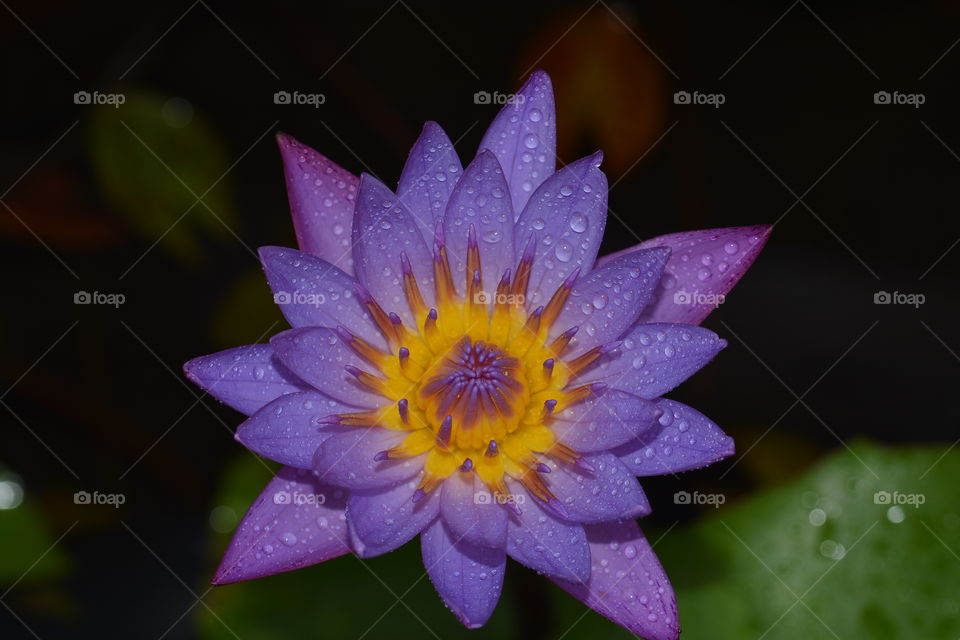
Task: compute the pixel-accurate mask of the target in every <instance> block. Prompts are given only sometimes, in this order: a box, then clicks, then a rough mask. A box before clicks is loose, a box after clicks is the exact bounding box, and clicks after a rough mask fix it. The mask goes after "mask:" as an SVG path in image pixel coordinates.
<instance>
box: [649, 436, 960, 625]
mask: <svg viewBox="0 0 960 640" xmlns="http://www.w3.org/2000/svg"><path fill="white" fill-rule="evenodd" d="M874 474H875V475H874ZM958 486H960V451H957V450H953V451H949V450H947V449H946V448H944V447H911V448H896V447H883V446H879V445H876V444H871V443H867V442H859V443H856V444H854V445H853V447H852V450H850V451H848V450H846V449H843V450H840V451H838V452H836V453H834V454H833V455H832V456H831V457H829V458H828V459H827V460H825V461H824V462H822V463H821V464H819V465H818V466H817V467H815V468H814V469H813V470H812V471H811V472H809V473H808V474H807V475H806V476H805V477H803V478H802V479H800V480H797V481H795V482H792V483H791V484H789V485H788V486H784V487H781V488H778V489H774V490H771V491H768V492H765V493H763V494H761V495H758V496H756V497H754V498H753V499H751V500H748V501H746V502H743V503H741V504H739V505H736V506H731V507H730V508H727V509H721V510H719V511H717V512H716V513H714V514H711V515H709V516H708V517H706V518H705V519H704V520H703V521H701V522H699V523H697V524H696V525H694V526H692V527H690V528H688V529H686V530H685V531H682V532H679V533H677V532H674V533H673V534H670V535H667V537H666V538H664V540H663V542H662V543H661V544H660V545H658V547H657V552H658V554H659V555H660V557H661V559H662V561H663V563H664V566H665V567H666V569H667V573H668V574H669V575H670V577H671V580H672V581H673V583H674V586H675V588H676V590H677V597H678V601H679V608H680V615H681V623H682V628H683V631H684V633H683V637H684V638H685V639H686V640H698V639H700V638H710V639H711V640H726V639H730V640H741V639H742V638H759V637H761V636H763V637H764V638H765V640H778V639H784V640H794V639H796V638H806V639H810V640H816V639H820V638H822V639H824V640H836V637H840V638H844V639H846V638H851V639H853V638H856V639H857V640H872V639H874V638H875V639H877V640H880V639H883V640H896V639H898V638H903V639H906V638H916V639H918V640H920V639H927V638H956V637H960V600H958V598H957V589H956V587H957V585H960V558H958V553H960V544H958V538H960V536H958V534H960V504H958V500H957V487H958ZM877 492H885V493H880V494H878V493H877ZM895 492H896V493H895ZM898 501H906V502H903V503H901V504H896V502H898ZM918 502H922V504H916V503H918ZM911 503H912V504H911ZM764 634H765V635H764Z"/></svg>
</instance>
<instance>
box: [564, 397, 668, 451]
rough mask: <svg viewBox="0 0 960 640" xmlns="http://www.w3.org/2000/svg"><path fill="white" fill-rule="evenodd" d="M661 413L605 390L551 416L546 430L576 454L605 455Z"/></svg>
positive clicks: (651, 405)
mask: <svg viewBox="0 0 960 640" xmlns="http://www.w3.org/2000/svg"><path fill="white" fill-rule="evenodd" d="M662 412H663V410H662V409H660V408H659V407H658V406H657V405H656V404H655V403H654V402H652V401H650V400H646V399H644V398H641V397H639V396H635V395H633V394H632V393H627V392H625V391H620V390H619V389H613V388H609V389H606V390H604V391H602V392H600V393H599V394H592V395H590V396H589V397H587V398H585V399H584V400H581V401H580V402H578V403H576V404H574V405H573V406H571V407H567V408H566V409H564V410H562V411H560V412H559V413H557V414H555V415H554V419H553V422H552V423H551V424H550V429H551V430H552V431H553V433H554V435H555V436H556V438H557V440H559V441H561V442H563V443H564V444H567V445H569V446H570V447H572V448H573V449H574V450H575V451H577V452H579V453H593V452H597V451H607V450H609V449H613V448H614V447H618V446H620V445H622V444H624V443H626V442H629V441H631V440H633V439H635V438H637V437H639V436H640V435H641V434H643V433H645V432H646V431H647V430H648V429H650V428H651V427H653V426H654V425H655V424H656V421H657V418H659V417H660V416H661V414H662Z"/></svg>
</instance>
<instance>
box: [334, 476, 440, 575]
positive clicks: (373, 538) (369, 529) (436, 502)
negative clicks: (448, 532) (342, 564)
mask: <svg viewBox="0 0 960 640" xmlns="http://www.w3.org/2000/svg"><path fill="white" fill-rule="evenodd" d="M418 483H419V479H418V478H412V479H409V480H407V481H405V482H401V483H398V484H396V485H395V486H392V487H387V488H384V489H378V490H366V491H353V492H351V493H350V498H349V500H347V523H348V524H349V525H350V528H351V530H352V533H353V534H354V538H353V539H354V540H356V541H358V543H359V544H357V545H356V546H355V550H356V553H357V555H358V556H360V557H361V558H372V557H373V556H379V555H382V554H384V553H387V552H388V551H393V550H394V549H396V548H398V547H400V546H401V545H403V544H405V543H407V542H408V541H410V540H412V539H413V537H414V536H415V535H417V534H418V533H420V532H421V531H423V529H424V528H425V527H427V526H428V525H429V524H430V523H431V522H433V521H434V520H436V518H437V514H438V513H439V512H440V497H439V496H438V495H436V492H435V491H434V492H431V493H429V494H427V495H426V496H424V497H423V499H421V500H419V501H417V502H413V500H412V499H411V498H412V497H413V494H414V492H415V491H416V490H417V485H418Z"/></svg>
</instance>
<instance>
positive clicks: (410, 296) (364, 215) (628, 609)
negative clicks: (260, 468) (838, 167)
mask: <svg viewBox="0 0 960 640" xmlns="http://www.w3.org/2000/svg"><path fill="white" fill-rule="evenodd" d="M279 143H280V149H281V152H282V155H283V160H284V165H285V169H286V177H287V187H288V190H289V195H290V205H291V209H292V213H293V221H294V226H295V228H296V233H297V239H298V242H299V245H300V249H301V250H299V251H297V250H293V249H284V248H276V247H264V248H262V249H261V250H260V256H261V258H262V261H263V266H264V270H265V271H266V275H267V279H268V280H269V283H270V287H271V288H272V290H273V292H274V298H275V300H276V301H277V302H278V304H279V305H280V308H281V310H282V312H283V314H284V316H285V317H286V319H287V320H288V321H289V323H290V325H291V326H292V327H293V328H292V329H290V330H288V331H284V332H282V333H280V334H278V335H275V336H274V337H273V338H272V339H271V340H270V343H269V344H257V345H247V346H242V347H237V348H234V349H228V350H226V351H222V352H220V353H216V354H213V355H209V356H204V357H201V358H197V359H195V360H191V361H190V362H188V363H187V364H186V365H185V367H184V369H185V371H186V374H187V376H188V377H189V378H190V379H191V380H193V381H194V382H195V383H196V384H198V385H199V386H200V387H202V388H203V389H204V390H206V391H207V392H209V393H210V394H211V395H213V396H214V397H216V398H217V399H219V400H220V401H222V402H224V403H226V404H228V405H229V406H231V407H233V408H235V409H237V410H238V411H240V412H242V413H244V414H246V415H248V416H249V418H248V419H247V420H246V421H245V422H244V423H243V424H241V425H240V427H239V429H238V431H237V435H236V438H237V440H238V441H240V442H241V443H242V444H244V445H245V446H246V447H248V448H249V449H251V450H252V451H254V452H256V453H258V454H260V455H262V456H264V457H266V458H269V459H272V460H275V461H277V462H280V463H282V464H283V465H285V466H284V468H283V469H282V470H281V471H280V472H279V473H278V474H277V475H276V477H275V478H274V479H273V480H272V481H271V482H270V483H269V484H268V485H267V487H266V489H264V491H263V493H262V494H261V495H260V497H259V498H258V499H257V500H256V502H255V503H254V504H253V506H252V507H251V508H250V511H249V512H248V513H247V515H246V517H245V518H244V519H243V521H242V522H241V523H240V525H239V528H238V529H237V531H236V533H235V535H234V537H233V541H232V542H231V544H230V546H229V548H228V549H227V552H226V555H225V557H224V559H223V562H222V563H221V565H220V567H219V569H218V570H217V572H216V575H215V576H214V578H213V582H214V583H216V584H224V583H230V582H236V581H240V580H247V579H250V578H256V577H260V576H266V575H270V574H274V573H278V572H281V571H289V570H291V569H296V568H299V567H303V566H307V565H311V564H315V563H318V562H322V561H324V560H327V559H330V558H333V557H336V556H339V555H342V554H345V553H348V552H353V553H355V554H357V555H358V556H361V557H371V556H376V555H379V554H383V553H386V552H388V551H391V550H393V549H396V548H397V547H399V546H401V545H402V544H404V543H406V542H407V541H409V540H411V539H413V538H414V537H416V536H417V535H418V534H420V542H421V547H422V553H423V561H424V565H425V567H426V570H427V573H428V574H429V576H430V578H431V580H432V581H433V584H434V586H435V587H436V589H437V591H438V592H439V594H440V597H441V598H442V599H443V601H444V602H445V603H446V605H447V606H448V607H449V608H450V609H451V610H452V611H453V612H454V614H455V615H456V616H457V617H458V618H459V619H460V620H461V622H463V624H465V625H466V626H468V627H470V628H475V627H479V626H481V625H483V624H484V623H485V622H486V621H487V619H488V618H489V617H490V615H491V614H492V612H493V609H494V607H495V605H496V603H497V600H498V599H499V597H500V590H501V586H502V583H503V575H504V568H505V563H506V557H507V556H510V557H511V558H513V559H514V560H516V561H517V562H519V563H520V564H523V565H525V566H527V567H529V568H531V569H533V570H535V571H537V572H538V573H542V574H544V575H546V576H547V577H549V578H550V579H551V580H553V581H554V582H556V583H557V584H558V585H560V586H561V587H562V588H563V589H565V590H566V591H568V592H569V593H570V594H572V595H573V596H575V597H576V598H578V599H580V600H582V601H583V602H584V603H586V604H587V605H588V606H590V607H592V608H593V609H595V610H596V611H598V612H599V613H601V614H603V615H604V616H607V617H608V618H610V619H611V620H613V621H615V622H616V623H618V624H620V625H622V626H624V627H626V628H627V629H629V630H630V631H631V632H633V633H636V634H638V635H640V636H643V637H646V638H651V639H656V640H659V639H667V638H676V637H678V635H679V621H678V617H677V607H676V601H675V598H674V594H673V591H672V588H671V586H670V582H669V581H668V579H667V577H666V575H665V574H664V571H663V568H662V567H661V565H660V563H659V561H658V560H657V558H656V556H655V555H654V554H653V552H652V550H651V548H650V545H649V544H648V543H647V541H646V539H645V538H644V536H643V534H642V533H641V531H640V528H639V527H638V525H637V522H636V519H637V518H639V517H642V516H645V515H646V514H648V513H650V505H649V503H648V502H647V499H646V497H645V496H644V493H643V490H642V489H641V487H640V484H639V482H638V481H637V476H648V475H658V474H665V473H675V472H679V471H684V470H687V469H694V468H697V467H702V466H704V465H707V464H710V463H712V462H715V461H717V460H720V459H722V458H724V457H726V456H729V455H731V454H732V453H733V451H734V447H733V441H732V440H731V439H730V438H729V437H727V436H726V435H725V434H724V433H723V432H722V431H721V430H720V428H719V427H717V425H715V424H714V423H713V422H711V421H710V420H709V419H708V418H706V417H705V416H704V415H703V414H701V413H699V412H698V411H696V410H694V409H692V408H690V407H688V406H685V405H683V404H681V403H679V402H675V401H673V400H668V399H665V398H662V396H663V394H665V393H667V392H669V391H670V390H671V389H673V388H674V387H676V386H677V385H678V384H680V383H681V382H683V381H684V380H685V379H686V378H688V377H689V376H690V375H692V374H693V373H694V372H696V371H697V370H698V369H700V368H701V367H703V366H704V365H705V364H706V363H707V362H709V361H710V360H711V359H712V358H713V357H714V356H715V355H716V354H717V353H718V352H719V351H720V350H721V349H722V348H723V347H724V346H725V345H726V343H725V341H724V340H722V339H720V338H719V337H717V335H716V334H714V333H713V332H712V331H708V330H706V329H703V328H701V327H699V326H697V325H698V324H699V323H700V322H701V321H702V320H703V319H704V318H705V317H706V316H707V315H708V314H709V313H710V311H711V310H712V309H713V308H714V307H715V306H716V304H717V303H718V302H719V301H722V298H723V296H724V295H725V294H726V293H727V292H728V291H729V290H730V288H731V287H733V285H734V284H735V283H736V282H737V280H739V278H740V277H741V276H742V275H743V273H744V272H745V271H746V270H747V268H748V267H749V266H750V264H751V263H752V262H753V260H754V259H755V258H756V256H757V254H758V253H759V251H760V249H761V247H762V246H763V244H764V242H765V241H766V238H767V235H768V234H769V231H770V229H769V227H765V226H754V227H738V228H725V229H711V230H706V231H693V232H687V233H678V234H673V235H668V236H662V237H659V238H653V239H651V240H647V241H646V242H643V243H641V244H639V245H637V246H635V247H632V248H630V249H627V250H625V251H622V252H620V253H617V254H614V255H610V256H606V257H604V258H601V259H600V260H596V256H597V250H598V248H599V246H600V240H601V237H602V235H603V229H604V224H605V221H606V214H607V179H606V177H605V175H604V174H603V172H602V171H601V170H600V169H599V166H600V163H601V158H602V156H601V154H600V153H596V154H594V155H591V156H588V157H586V158H583V159H581V160H578V161H576V162H572V163H570V164H568V165H566V166H564V167H562V168H560V169H556V168H555V148H556V129H555V121H554V102H553V91H552V88H551V85H550V79H549V77H548V76H547V75H546V74H545V73H543V72H539V71H538V72H535V73H534V74H533V75H532V76H531V77H530V78H529V80H528V81H527V83H526V84H525V85H524V86H523V88H522V89H521V90H520V92H519V93H518V98H517V99H516V100H515V101H513V102H512V103H510V104H508V105H506V106H505V107H504V108H503V110H502V111H500V113H499V114H498V115H497V117H496V119H495V120H494V121H493V123H492V124H491V126H490V128H489V129H488V130H487V132H486V134H485V135H484V137H483V140H482V141H481V143H480V151H479V153H478V154H477V155H476V157H475V158H474V159H473V161H472V162H470V164H468V165H467V167H466V168H463V167H462V165H461V163H460V160H459V158H458V157H457V154H456V152H455V150H454V148H453V144H452V143H451V142H450V140H449V138H448V137H447V135H446V134H445V133H444V132H443V130H442V129H441V128H440V127H439V126H438V125H437V124H435V123H432V122H431V123H427V124H426V125H425V126H424V128H423V132H422V134H421V135H420V138H419V139H418V140H417V141H416V143H415V144H414V146H413V149H412V150H411V151H410V155H409V158H408V160H407V163H406V166H405V167H404V169H403V173H402V175H401V176H400V181H399V185H398V187H397V190H396V192H393V191H391V190H390V189H389V188H388V187H386V186H385V185H384V184H383V183H381V182H380V181H379V180H377V179H376V178H374V177H372V176H370V175H367V174H363V175H362V176H361V177H360V178H359V179H358V178H357V177H355V176H353V175H351V174H350V173H348V172H347V171H345V170H344V169H342V168H340V167H338V166H337V165H335V164H334V163H332V162H331V161H329V160H328V159H327V158H325V157H324V156H322V155H320V154H319V153H317V152H316V151H314V150H313V149H311V148H309V147H307V146H304V145H302V144H300V143H298V142H296V141H295V140H293V139H292V138H289V137H287V136H284V135H281V136H279Z"/></svg>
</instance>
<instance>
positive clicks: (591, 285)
mask: <svg viewBox="0 0 960 640" xmlns="http://www.w3.org/2000/svg"><path fill="white" fill-rule="evenodd" d="M669 257H670V250H669V249H647V250H645V251H635V252H633V253H631V254H627V255H624V256H620V257H619V258H616V259H615V260H611V261H610V262H609V263H607V264H606V265H604V266H603V267H602V268H600V269H594V270H593V271H591V272H590V273H589V274H588V275H587V276H586V277H581V278H579V279H578V280H577V281H576V283H574V285H573V289H572V290H571V292H570V298H569V299H568V300H567V303H566V304H565V305H564V307H563V311H561V312H560V315H559V316H558V318H557V320H556V322H555V323H554V325H553V328H552V330H551V338H556V337H557V336H558V335H560V334H561V333H563V332H564V331H566V330H567V329H569V328H570V327H573V326H579V327H580V330H579V331H578V332H577V335H576V336H574V338H573V340H571V341H570V346H569V355H577V354H579V353H582V352H584V351H587V350H588V349H592V348H593V347H595V346H597V345H600V344H603V343H605V342H610V341H611V340H615V339H617V338H619V337H620V336H621V335H622V334H623V332H624V331H626V330H627V328H628V327H629V326H630V325H632V324H633V323H634V322H636V320H637V317H638V316H639V315H640V312H641V311H643V308H644V307H645V306H647V304H649V303H650V301H651V299H652V298H653V294H654V291H655V290H656V287H657V284H658V283H659V282H660V275H661V273H663V267H664V265H665V264H666V263H667V260H668V259H669Z"/></svg>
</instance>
